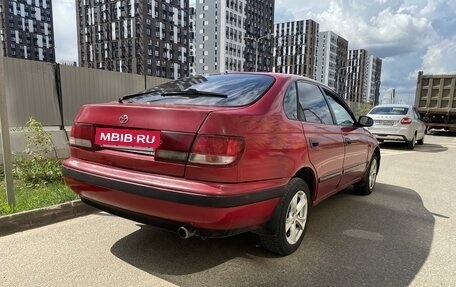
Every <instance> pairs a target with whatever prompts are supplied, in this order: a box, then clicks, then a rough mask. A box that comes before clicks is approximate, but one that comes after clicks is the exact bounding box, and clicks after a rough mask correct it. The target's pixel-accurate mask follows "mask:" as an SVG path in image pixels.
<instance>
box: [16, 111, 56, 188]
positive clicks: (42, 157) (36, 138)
mask: <svg viewBox="0 0 456 287" xmlns="http://www.w3.org/2000/svg"><path fill="white" fill-rule="evenodd" d="M25 131H26V140H27V148H26V149H25V150H24V153H25V156H24V157H20V158H17V159H16V164H15V168H14V175H15V176H16V177H17V178H18V179H19V180H21V181H22V182H24V183H26V185H27V186H33V185H34V186H39V185H41V184H46V183H48V182H53V181H57V180H62V172H61V169H60V164H61V162H60V160H59V159H58V158H57V152H56V149H55V146H54V143H53V142H52V138H51V134H50V133H48V132H46V131H45V130H44V128H43V126H42V125H41V123H40V122H38V121H37V120H35V119H34V118H32V117H31V118H30V119H29V121H28V122H27V128H26V129H25Z"/></svg>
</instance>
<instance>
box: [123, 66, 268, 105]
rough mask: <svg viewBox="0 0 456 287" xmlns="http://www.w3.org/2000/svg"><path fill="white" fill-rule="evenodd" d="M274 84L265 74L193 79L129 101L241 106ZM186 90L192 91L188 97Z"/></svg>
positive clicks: (222, 75) (165, 85) (160, 88)
mask: <svg viewBox="0 0 456 287" xmlns="http://www.w3.org/2000/svg"><path fill="white" fill-rule="evenodd" d="M273 82H274V78H273V77H271V76H266V75H252V74H221V75H205V76H194V77H188V78H183V79H180V80H175V81H171V82H167V83H164V84H162V85H159V86H156V87H154V88H152V89H151V90H150V93H147V94H144V95H139V96H137V97H133V98H130V99H129V100H128V102H134V103H138V102H145V103H157V102H158V103H165V104H166V103H170V104H182V105H207V106H228V107H231V106H243V105H248V104H251V103H253V102H254V101H256V100H257V99H258V98H260V97H261V96H262V95H263V94H264V93H265V92H266V91H267V90H268V89H269V87H270V86H271V85H272V83H273ZM186 91H187V92H188V91H192V92H191V93H188V94H187V93H186ZM180 92H182V93H180ZM211 93H212V95H211Z"/></svg>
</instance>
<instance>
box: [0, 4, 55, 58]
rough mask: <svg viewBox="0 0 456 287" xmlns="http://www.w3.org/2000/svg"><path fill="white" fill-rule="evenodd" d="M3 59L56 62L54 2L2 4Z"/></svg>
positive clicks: (0, 19) (0, 17)
mask: <svg viewBox="0 0 456 287" xmlns="http://www.w3.org/2000/svg"><path fill="white" fill-rule="evenodd" d="M0 23H1V28H0V41H1V44H2V51H3V56H6V57H14V58H22V59H30V60H37V61H45V62H55V47H54V28H53V24H52V23H53V22H52V1H51V0H14V1H13V0H0Z"/></svg>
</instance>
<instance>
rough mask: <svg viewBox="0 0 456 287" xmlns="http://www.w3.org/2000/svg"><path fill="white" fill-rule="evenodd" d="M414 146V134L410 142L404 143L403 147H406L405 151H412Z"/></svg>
mask: <svg viewBox="0 0 456 287" xmlns="http://www.w3.org/2000/svg"><path fill="white" fill-rule="evenodd" d="M415 144H416V133H415V134H414V135H413V138H412V140H410V141H406V142H405V145H406V146H407V149H409V150H412V149H414V148H415Z"/></svg>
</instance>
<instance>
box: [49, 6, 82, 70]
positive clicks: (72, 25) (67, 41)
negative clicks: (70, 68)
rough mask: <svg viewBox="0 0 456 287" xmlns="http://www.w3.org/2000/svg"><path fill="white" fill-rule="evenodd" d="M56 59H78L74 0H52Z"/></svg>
mask: <svg viewBox="0 0 456 287" xmlns="http://www.w3.org/2000/svg"><path fill="white" fill-rule="evenodd" d="M52 10H53V17H54V37H55V43H56V44H55V50H56V51H55V55H56V60H57V61H59V60H65V61H76V62H77V61H78V41H77V38H76V37H77V32H76V31H77V29H76V8H75V1H73V0H58V1H52Z"/></svg>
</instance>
